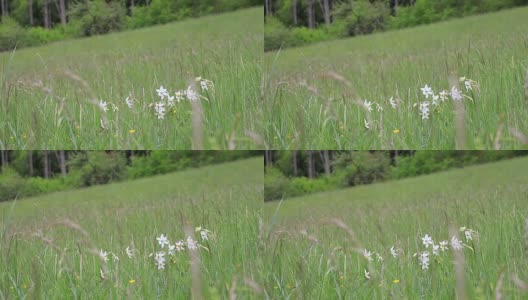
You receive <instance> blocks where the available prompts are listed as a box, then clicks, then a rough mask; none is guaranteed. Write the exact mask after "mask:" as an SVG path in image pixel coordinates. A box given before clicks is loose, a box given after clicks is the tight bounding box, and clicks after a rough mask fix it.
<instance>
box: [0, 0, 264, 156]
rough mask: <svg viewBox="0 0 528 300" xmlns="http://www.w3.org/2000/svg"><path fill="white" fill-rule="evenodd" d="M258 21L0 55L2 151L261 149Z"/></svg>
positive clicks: (248, 16)
mask: <svg viewBox="0 0 528 300" xmlns="http://www.w3.org/2000/svg"><path fill="white" fill-rule="evenodd" d="M263 18H264V17H263V15H262V9H261V8H251V9H244V10H240V11H236V12H232V13H226V14H220V15H214V16H208V17H203V18H199V19H192V20H187V21H182V22H177V23H171V24H167V25H163V26H156V27H150V28H146V29H140V30H134V31H128V32H121V33H115V34H109V35H105V36H96V37H91V38H86V39H79V40H70V41H63V42H58V43H53V44H49V45H46V46H43V47H37V48H26V49H22V50H19V51H16V52H14V54H13V53H2V54H0V75H1V77H2V80H1V81H0V99H1V101H0V146H2V148H4V149H9V148H11V149H42V148H48V149H70V148H76V149H125V148H127V149H128V148H143V149H158V148H159V149H190V148H191V147H192V145H194V146H195V147H196V148H199V147H200V143H201V144H203V145H202V146H201V147H203V148H206V149H218V148H228V144H230V142H231V141H232V145H234V146H231V148H235V149H246V148H260V147H262V146H261V141H259V138H258V137H257V138H255V137H254V136H255V135H262V127H263V125H262V120H263V116H262V108H261V106H260V105H259V103H258V99H259V97H260V91H259V89H260V88H259V85H260V80H261V76H262V47H263V41H262V35H263ZM198 76H200V77H201V78H202V79H207V80H208V82H206V81H203V84H205V85H206V87H207V90H206V89H205V88H203V87H202V86H201V85H202V82H200V81H198V82H197V81H195V78H196V77H198ZM213 85H214V86H213ZM161 86H163V87H164V88H165V89H166V90H167V96H163V99H161V97H160V96H159V95H158V91H157V90H159V89H160V87H161ZM189 86H191V90H192V91H194V93H195V94H197V95H198V96H196V95H195V96H196V97H199V100H194V101H191V100H189V97H186V96H185V93H184V94H182V92H181V91H183V92H185V91H187V89H188V88H189ZM179 91H180V93H179V95H180V96H181V98H182V100H181V101H179V102H178V95H177V94H176V93H177V92H179ZM161 94H163V92H161ZM127 97H128V101H129V103H130V106H129V103H127ZM168 97H174V99H173V100H169V98H168ZM196 97H194V98H196ZM190 98H192V99H194V98H193V97H192V95H191V97H190ZM101 101H103V104H104V102H106V108H104V105H103V104H102V102H101ZM160 102H161V103H163V105H159V104H158V105H156V103H160ZM100 104H102V105H101V106H100ZM193 105H194V106H193ZM161 107H163V108H161ZM105 109H106V110H107V111H106V112H105ZM193 112H194V113H193ZM160 114H163V119H158V118H159V115H160ZM192 120H194V121H195V123H196V124H195V125H192ZM193 128H195V130H196V132H198V133H202V135H203V137H202V138H199V135H196V137H194V138H193V135H192V129H193Z"/></svg>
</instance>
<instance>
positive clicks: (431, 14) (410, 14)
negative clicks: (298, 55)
mask: <svg viewBox="0 0 528 300" xmlns="http://www.w3.org/2000/svg"><path fill="white" fill-rule="evenodd" d="M527 4H528V0H443V1H439V0H344V1H338V0H264V15H265V47H266V50H271V49H277V48H279V47H288V46H297V45H301V44H304V43H310V42H316V41H321V40H326V39H335V38H341V37H347V36H355V35H361V34H370V33H373V32H378V31H384V30H389V29H397V28H404V27H410V26H416V25H420V24H428V23H432V22H437V21H441V20H446V19H450V18H455V17H462V16H468V15H473V14H478V13H485V12H491V11H497V10H500V9H504V8H510V7H515V6H521V5H527Z"/></svg>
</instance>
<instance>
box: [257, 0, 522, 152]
mask: <svg viewBox="0 0 528 300" xmlns="http://www.w3.org/2000/svg"><path fill="white" fill-rule="evenodd" d="M526 15H528V7H523V8H517V9H512V10H505V11H501V12H497V13H492V14H486V15H481V16H473V17H467V18H463V19H457V20H452V21H447V22H441V23H436V24H431V25H426V26H419V27H415V28H409V29H404V30H398V31H390V32H384V33H379V34H374V35H369V36H361V37H355V38H350V39H343V40H337V41H331V42H324V43H319V44H314V45H310V46H307V47H299V48H291V49H285V50H282V51H280V52H268V53H266V54H265V62H266V63H265V65H266V74H267V75H266V76H267V82H268V84H267V101H266V105H265V120H266V122H267V123H266V126H265V128H266V129H265V132H266V134H265V135H266V140H267V143H268V144H269V145H270V147H271V148H277V149H329V148H335V149H369V150H370V149H454V148H455V147H457V148H467V149H507V148H508V149H509V148H519V147H523V146H522V145H523V143H528V139H527V138H526V137H524V141H521V140H523V138H522V137H520V135H519V132H520V133H522V134H524V135H528V109H527V106H528V98H527V97H528V90H527V91H525V88H524V85H525V78H526V77H527V69H528V58H527V57H526V49H527V47H528V33H527V32H526V30H525V28H526V27H528V18H526ZM461 77H465V80H462V81H460V78H461ZM526 80H528V79H526ZM466 82H467V83H466ZM466 84H467V85H468V87H466ZM425 85H427V86H428V87H430V88H431V89H432V93H434V96H436V97H437V99H436V100H433V95H432V94H430V93H429V92H428V93H427V96H425V95H424V94H423V92H422V90H421V88H425ZM453 87H455V88H456V89H457V91H460V92H462V95H460V96H458V95H457V94H456V93H455V94H454V95H453V93H452V89H453ZM527 89H528V84H527ZM444 91H445V92H446V94H444V93H441V92H444ZM442 94H443V95H445V97H443V96H442ZM525 95H526V96H525ZM453 96H454V97H453ZM459 97H462V99H461V100H453V99H459ZM391 98H392V100H391ZM365 100H367V103H365ZM425 102H427V104H425ZM369 103H370V104H369ZM367 106H369V107H370V110H371V111H369V108H368V107H367ZM425 115H427V116H425ZM456 115H459V116H461V117H460V119H459V121H458V124H457V122H456V118H455V116H456ZM457 137H458V138H459V142H458V144H457V142H456V140H457Z"/></svg>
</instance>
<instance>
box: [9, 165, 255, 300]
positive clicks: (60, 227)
mask: <svg viewBox="0 0 528 300" xmlns="http://www.w3.org/2000/svg"><path fill="white" fill-rule="evenodd" d="M262 182H263V164H262V158H253V159H248V160H241V161H237V162H233V163H225V164H220V165H215V166H208V167H203V168H198V169H192V170H187V171H183V172H178V173H172V174H168V175H162V176H156V177H151V178H146V179H141V180H135V181H129V182H124V183H116V184H110V185H105V186H97V187H92V188H86V189H82V190H77V191H68V192H59V193H53V194H49V195H45V196H41V197H36V198H28V199H20V200H18V201H16V202H13V201H12V202H4V203H0V219H1V222H0V224H1V227H0V257H1V258H0V269H1V270H2V272H0V299H15V298H16V299H20V298H30V299H31V298H35V299H79V298H81V299H124V298H127V299H158V298H161V299H191V296H192V297H193V298H195V299H199V298H200V297H201V298H203V299H225V298H229V297H233V296H238V297H240V298H243V299H253V298H261V297H262V294H261V293H262V290H261V287H260V282H261V278H260V274H261V273H260V271H259V270H261V269H262V268H263V266H262V260H261V259H260V257H261V255H259V251H258V242H257V236H258V231H259V228H258V224H259V221H258V220H259V218H260V217H259V214H260V213H261V209H262V199H263V184H262ZM199 226H200V227H201V228H203V229H207V230H209V231H210V233H208V239H207V240H204V239H203V238H202V237H201V232H199V231H198V232H197V231H195V228H196V227H199ZM162 234H163V235H165V236H167V237H168V239H169V241H170V243H171V244H173V245H174V244H176V241H178V240H184V241H185V239H186V237H188V236H192V237H193V239H194V240H195V241H197V242H198V243H199V244H200V246H199V247H198V249H195V250H189V251H188V249H185V250H183V251H181V252H176V253H175V255H173V256H169V254H168V253H167V251H168V247H167V246H165V247H164V248H161V246H160V245H158V241H157V238H158V237H161V235H162ZM127 248H128V249H127ZM101 250H102V251H104V252H106V255H107V258H108V261H107V262H105V260H104V258H103V256H102V255H101V254H100V251H101ZM127 251H130V253H131V254H132V255H133V256H132V258H129V256H128V253H127ZM158 251H164V252H165V255H166V256H165V258H166V262H165V266H164V269H160V270H158V268H157V265H156V262H155V256H156V253H158ZM151 253H152V256H149V254H151ZM114 255H115V256H117V258H118V259H119V260H118V261H116V260H114V259H115V257H114Z"/></svg>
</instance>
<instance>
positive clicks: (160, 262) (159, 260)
mask: <svg viewBox="0 0 528 300" xmlns="http://www.w3.org/2000/svg"><path fill="white" fill-rule="evenodd" d="M154 260H155V263H156V266H157V267H158V270H162V269H165V252H163V251H161V252H157V253H156V256H155V257H154Z"/></svg>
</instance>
